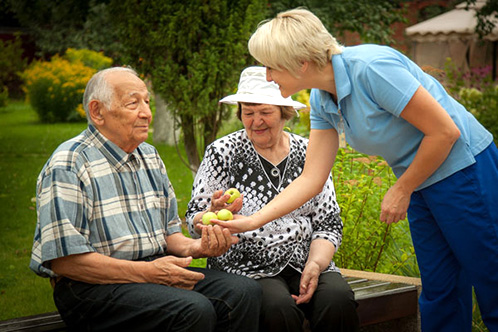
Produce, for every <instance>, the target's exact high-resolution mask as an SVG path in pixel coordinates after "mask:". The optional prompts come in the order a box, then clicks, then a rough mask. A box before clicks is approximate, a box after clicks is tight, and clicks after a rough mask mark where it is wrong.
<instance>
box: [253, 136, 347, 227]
mask: <svg viewBox="0 0 498 332" xmlns="http://www.w3.org/2000/svg"><path fill="white" fill-rule="evenodd" d="M338 146H339V145H338V137H337V131H335V129H328V130H312V131H311V133H310V140H309V144H308V148H307V151H306V162H305V164H304V169H303V172H302V174H301V175H300V176H299V177H297V178H296V179H295V180H294V181H293V182H292V183H291V184H290V185H289V186H287V188H285V190H283V191H282V192H281V193H280V194H279V195H277V196H276V197H275V198H274V199H273V200H272V201H271V202H270V203H268V204H267V205H266V206H265V207H263V208H262V209H261V210H259V211H258V212H256V213H255V214H253V215H252V216H251V217H252V218H253V219H254V220H255V221H256V222H257V223H258V226H262V225H264V224H266V223H268V222H270V221H272V220H275V219H277V218H280V217H282V216H284V215H286V214H288V213H290V212H292V211H294V210H295V209H297V208H299V207H300V206H302V205H303V204H304V203H306V202H307V201H309V200H310V199H311V198H313V197H314V196H316V195H317V194H319V193H320V192H321V191H322V190H323V186H324V184H325V182H326V181H327V179H328V177H329V176H330V172H331V170H332V166H333V165H334V159H335V156H336V153H337V149H338Z"/></svg>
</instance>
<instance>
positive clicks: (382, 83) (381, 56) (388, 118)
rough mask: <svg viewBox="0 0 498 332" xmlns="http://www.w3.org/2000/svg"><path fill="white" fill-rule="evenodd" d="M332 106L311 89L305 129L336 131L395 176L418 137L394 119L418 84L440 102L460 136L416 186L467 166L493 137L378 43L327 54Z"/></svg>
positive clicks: (406, 61) (406, 162)
mask: <svg viewBox="0 0 498 332" xmlns="http://www.w3.org/2000/svg"><path fill="white" fill-rule="evenodd" d="M332 66H333V68H334V76H335V82H336V89H337V105H336V103H335V102H334V101H333V100H332V97H331V95H330V94H329V93H328V92H326V91H323V90H318V89H312V91H311V96H310V105H311V113H310V119H311V129H330V128H335V129H337V130H340V121H341V118H342V120H343V124H344V132H345V135H346V141H347V142H348V143H349V145H350V146H351V147H352V148H354V149H355V150H357V151H359V152H362V153H365V154H368V155H378V156H382V157H383V158H384V159H385V160H386V161H387V163H388V164H389V165H390V166H391V168H392V169H393V172H394V174H395V175H396V176H397V177H400V176H401V175H402V174H403V173H404V172H405V170H406V169H407V168H408V166H409V165H410V164H411V162H412V160H413V158H414V157H415V154H416V153H417V150H418V147H419V145H420V143H421V141H422V138H423V137H424V135H423V133H422V132H421V131H419V130H418V129H417V128H415V127H414V126H413V125H411V124H410V123H409V122H407V121H405V120H404V119H403V118H401V117H400V114H401V112H402V111H403V109H404V108H405V106H406V105H407V104H408V102H409V101H410V99H411V98H412V97H413V94H414V93H415V91H416V90H417V89H418V88H419V86H420V85H422V86H423V87H424V88H425V89H426V90H427V91H429V93H430V94H431V95H432V96H433V97H434V98H435V99H436V100H437V101H438V102H439V103H440V104H441V105H442V106H443V108H444V109H445V110H446V111H447V112H448V114H449V115H450V116H451V118H452V119H453V121H454V122H455V123H456V125H457V126H458V128H459V129H460V132H461V136H460V138H459V139H458V140H457V142H456V143H455V145H454V146H453V148H452V150H451V152H450V154H449V156H448V157H447V158H446V160H445V161H444V163H443V164H442V165H441V166H440V167H439V168H438V169H437V170H436V171H435V172H434V173H433V174H432V175H431V176H430V177H429V178H428V179H427V180H426V181H425V182H424V183H422V185H420V186H419V187H418V188H417V190H418V189H422V188H425V187H427V186H430V185H431V184H433V183H435V182H437V181H440V180H442V179H444V178H446V177H448V176H450V175H451V174H453V173H455V172H457V171H459V170H461V169H463V168H465V167H467V166H469V165H471V164H473V163H474V162H475V159H474V156H475V155H477V154H478V153H479V152H481V151H482V150H484V149H485V148H486V147H487V146H488V145H489V144H491V143H492V141H493V136H492V135H491V133H490V132H488V131H487V130H486V129H485V128H484V127H483V126H482V125H481V124H480V123H479V122H478V121H477V120H476V119H475V118H474V116H473V115H472V114H471V113H470V112H468V111H467V110H466V109H465V108H464V107H463V106H462V105H461V104H460V103H458V102H457V101H456V100H455V99H453V98H452V97H451V96H450V95H449V94H448V93H447V92H446V91H445V89H444V87H443V86H442V85H441V84H440V83H439V82H438V81H437V80H436V79H435V78H433V77H432V76H430V75H429V74H427V73H425V72H424V71H422V69H421V68H420V67H419V66H418V65H416V64H415V63H414V62H413V61H411V60H410V59H409V58H408V57H406V56H405V55H403V54H402V53H400V52H398V51H396V50H394V49H393V48H390V47H387V46H380V45H368V44H366V45H359V46H353V47H344V49H343V52H342V53H341V54H336V55H333V56H332Z"/></svg>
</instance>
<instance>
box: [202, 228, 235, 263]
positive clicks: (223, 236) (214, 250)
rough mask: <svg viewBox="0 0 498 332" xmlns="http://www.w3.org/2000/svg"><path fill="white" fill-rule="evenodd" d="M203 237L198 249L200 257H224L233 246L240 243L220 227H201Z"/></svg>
mask: <svg viewBox="0 0 498 332" xmlns="http://www.w3.org/2000/svg"><path fill="white" fill-rule="evenodd" d="M201 229H202V236H201V239H200V246H199V248H198V256H199V257H216V256H220V255H223V254H224V253H226V252H227V251H228V249H230V247H231V245H232V244H235V243H237V242H238V241H239V239H238V238H237V237H236V236H232V234H231V233H230V231H229V230H228V229H225V228H222V227H220V226H216V225H214V226H211V225H203V226H201Z"/></svg>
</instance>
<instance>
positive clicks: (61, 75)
mask: <svg viewBox="0 0 498 332" xmlns="http://www.w3.org/2000/svg"><path fill="white" fill-rule="evenodd" d="M85 63H88V64H90V65H92V66H96V67H99V68H100V67H101V66H104V65H110V64H111V63H112V60H111V59H110V58H106V57H104V56H103V55H102V54H100V53H97V52H94V51H89V50H72V49H69V50H68V52H67V53H66V56H65V57H60V56H59V55H55V56H54V57H52V59H51V60H50V61H48V62H47V61H35V62H34V63H32V64H31V66H30V67H29V68H28V69H26V70H25V71H24V72H23V73H22V78H23V79H24V82H25V90H26V94H27V97H28V101H29V102H30V103H31V105H32V107H33V108H34V109H35V110H36V112H37V113H38V115H39V117H40V120H41V121H42V122H65V121H74V120H82V119H84V117H85V112H84V111H83V107H82V105H81V101H82V98H83V93H84V90H85V86H86V84H87V83H88V81H89V80H90V78H91V77H92V75H93V74H94V73H95V72H96V71H97V69H96V68H92V67H89V66H86V65H85Z"/></svg>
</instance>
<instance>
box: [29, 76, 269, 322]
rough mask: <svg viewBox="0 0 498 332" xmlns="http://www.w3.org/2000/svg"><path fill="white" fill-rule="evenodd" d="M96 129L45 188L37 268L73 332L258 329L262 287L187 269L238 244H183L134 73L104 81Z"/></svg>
mask: <svg viewBox="0 0 498 332" xmlns="http://www.w3.org/2000/svg"><path fill="white" fill-rule="evenodd" d="M83 103H84V107H85V110H86V112H87V117H88V121H89V125H88V128H87V129H86V130H85V131H84V132H82V133H81V134H80V135H79V136H77V137H75V138H73V139H71V140H69V141H67V142H65V143H63V144H62V145H61V146H59V148H57V150H56V151H55V152H54V154H53V155H52V156H51V157H50V159H49V160H48V162H47V163H46V165H45V166H44V168H43V170H42V171H41V173H40V176H39V178H38V181H37V211H38V221H37V226H36V231H35V237H34V243H33V253H32V258H31V264H30V268H31V269H32V270H33V271H35V272H36V273H37V274H38V275H40V276H42V277H50V278H51V281H52V285H53V287H54V301H55V304H56V306H57V308H58V310H59V312H60V314H61V316H62V318H63V319H64V321H65V322H66V324H67V325H68V327H69V328H70V329H71V330H85V331H88V330H93V331H97V330H101V331H111V330H122V331H152V330H154V331H156V330H157V331H159V330H161V331H170V330H175V331H213V330H220V331H256V330H257V328H258V317H259V308H260V301H261V299H260V297H261V289H260V288H259V286H258V284H257V283H256V282H255V281H253V280H251V279H249V278H245V277H241V276H235V275H232V274H226V273H224V272H219V271H212V270H209V269H196V268H189V267H188V265H189V263H190V262H191V260H192V258H197V257H212V256H218V255H221V254H223V253H225V252H226V251H227V250H228V249H229V248H230V246H231V245H232V244H233V243H235V242H236V241H237V240H236V238H235V237H232V236H231V234H230V233H229V232H228V230H224V229H222V228H220V227H219V226H214V227H213V226H206V227H204V228H203V229H202V236H201V238H200V239H197V240H193V239H190V238H187V237H185V236H183V234H182V233H181V228H180V218H179V217H178V213H177V205H176V199H175V195H174V192H173V188H172V186H171V183H170V182H169V179H168V176H167V174H166V169H165V167H164V164H163V162H162V160H161V158H160V157H159V154H158V153H157V151H156V150H155V148H154V147H152V146H151V145H149V144H147V143H144V141H145V140H146V139H147V136H148V130H149V124H150V122H151V118H152V114H151V111H150V108H149V92H148V90H147V87H146V85H145V84H144V82H143V81H142V80H141V79H140V78H139V77H138V75H137V74H136V72H134V71H133V70H132V69H129V68H111V69H106V70H103V71H101V72H98V73H97V74H95V75H94V76H93V77H92V79H91V80H90V82H89V83H88V85H87V87H86V90H85V95H84V98H83Z"/></svg>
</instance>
